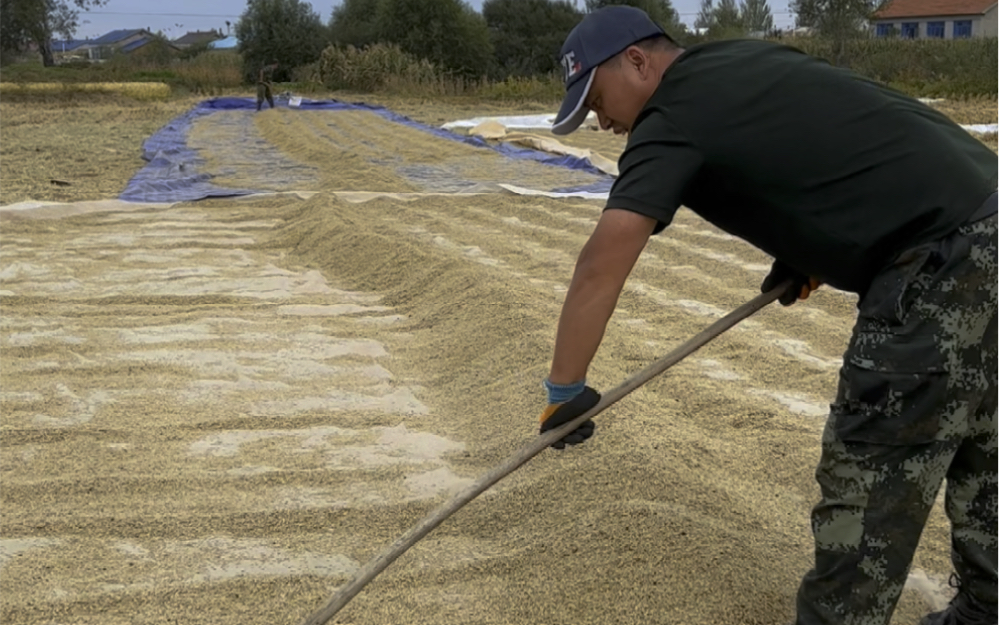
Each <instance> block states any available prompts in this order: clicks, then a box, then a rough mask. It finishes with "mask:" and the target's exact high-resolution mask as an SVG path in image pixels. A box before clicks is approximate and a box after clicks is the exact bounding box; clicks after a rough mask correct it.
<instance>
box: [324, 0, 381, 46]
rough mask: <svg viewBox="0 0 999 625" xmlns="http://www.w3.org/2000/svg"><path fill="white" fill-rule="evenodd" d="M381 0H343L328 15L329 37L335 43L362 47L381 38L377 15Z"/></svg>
mask: <svg viewBox="0 0 999 625" xmlns="http://www.w3.org/2000/svg"><path fill="white" fill-rule="evenodd" d="M381 11H382V0H344V1H343V2H342V3H341V4H340V5H338V6H337V7H336V8H334V9H333V15H332V17H330V26H329V29H330V39H331V40H332V41H333V43H335V44H337V45H344V46H346V45H351V46H354V47H355V48H363V47H365V46H369V45H371V44H373V43H377V42H378V41H380V40H381V27H380V25H379V23H378V16H379V14H380V13H381Z"/></svg>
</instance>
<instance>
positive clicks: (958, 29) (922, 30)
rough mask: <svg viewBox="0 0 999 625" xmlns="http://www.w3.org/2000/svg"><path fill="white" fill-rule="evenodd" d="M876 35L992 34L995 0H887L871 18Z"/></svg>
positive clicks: (959, 36)
mask: <svg viewBox="0 0 999 625" xmlns="http://www.w3.org/2000/svg"><path fill="white" fill-rule="evenodd" d="M871 25H872V27H873V28H874V34H875V35H876V36H878V37H890V36H899V37H904V38H906V39H967V38H969V37H995V36H996V35H997V32H999V29H997V27H996V0H888V2H886V3H885V4H884V5H882V7H881V8H880V9H878V10H877V11H876V12H875V13H874V16H873V17H872V18H871Z"/></svg>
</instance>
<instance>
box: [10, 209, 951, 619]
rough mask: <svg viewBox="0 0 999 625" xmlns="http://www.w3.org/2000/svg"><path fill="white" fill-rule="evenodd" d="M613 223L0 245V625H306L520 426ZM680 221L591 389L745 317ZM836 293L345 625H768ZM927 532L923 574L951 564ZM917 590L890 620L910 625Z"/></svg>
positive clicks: (630, 410)
mask: <svg viewBox="0 0 999 625" xmlns="http://www.w3.org/2000/svg"><path fill="white" fill-rule="evenodd" d="M599 210H600V205H599V203H594V202H583V201H576V200H564V201H555V200H547V199H540V200H539V199H536V198H521V197H512V196H506V195H500V194H491V195H484V196H478V197H463V198H447V197H429V198H423V199H417V200H413V201H409V202H407V201H402V200H400V199H378V200H372V201H369V202H366V203H363V204H351V203H347V202H344V201H341V200H337V199H336V198H334V197H332V196H330V195H327V194H319V195H316V196H314V197H313V198H312V199H310V200H308V201H301V200H299V199H297V198H294V197H289V196H276V197H271V198H264V199H254V200H243V201H238V202H236V201H222V200H212V201H206V202H201V203H197V204H192V205H182V206H178V207H175V208H172V209H167V210H158V211H138V212H133V213H120V214H115V213H112V214H102V215H91V216H85V217H74V218H70V219H65V220H62V221H60V222H50V221H45V220H39V221H28V220H20V221H16V222H5V224H4V228H3V238H2V241H0V243H2V245H0V255H2V259H3V273H2V274H0V279H2V281H0V289H3V293H2V295H3V298H4V300H3V302H4V320H3V328H2V334H0V341H2V346H3V350H4V368H3V371H2V379H0V382H2V385H3V395H2V396H0V402H2V403H0V409H2V412H3V414H4V421H3V425H2V434H3V435H2V442H0V448H2V453H0V469H2V471H3V483H4V488H3V491H2V497H3V501H2V508H0V515H2V517H0V518H2V522H3V523H2V524H3V538H2V542H0V545H2V546H3V552H2V553H3V560H4V564H3V566H4V569H3V578H4V582H3V584H4V589H3V590H4V592H3V593H2V595H0V602H2V603H0V618H2V620H3V621H4V622H28V623H34V622H38V623H44V622H50V621H52V620H53V619H54V620H56V621H58V622H73V623H102V624H105V623H110V624H115V623H153V622H171V621H178V622H184V623H195V624H197V623H206V624H207V623H212V624H220V623H222V624H224V623H234V624H235V623H239V624H241V625H242V624H246V623H294V622H296V621H297V620H298V619H300V618H301V617H303V616H304V615H305V614H307V613H308V612H310V611H311V609H313V608H314V607H316V606H317V605H318V604H319V603H320V602H321V601H322V600H323V598H324V597H325V596H326V595H327V594H328V593H329V592H330V591H331V589H332V588H333V587H334V586H335V585H337V584H339V583H342V582H343V581H345V580H346V579H347V576H348V575H349V573H350V572H351V571H352V570H354V569H355V568H356V567H357V566H358V565H359V564H361V563H363V562H365V561H366V560H367V559H368V558H369V557H371V556H372V555H374V554H375V553H377V552H378V551H380V550H381V548H382V547H383V546H384V545H385V544H387V543H388V542H390V541H391V540H394V539H395V538H396V537H397V536H398V535H399V534H400V533H401V532H402V531H404V530H405V529H407V528H408V527H409V526H410V525H411V524H412V523H413V522H414V521H415V520H417V519H419V518H420V517H421V516H422V515H423V514H424V513H426V512H427V511H428V510H430V509H431V508H432V507H433V506H434V505H436V503H438V501H439V500H440V498H441V497H444V496H446V495H447V493H449V492H451V491H452V490H453V489H454V488H457V487H459V486H461V485H462V484H465V483H467V481H468V480H470V479H473V478H474V477H476V476H478V475H480V474H481V473H482V472H484V471H485V470H487V469H489V468H491V467H492V466H494V465H495V464H496V463H497V462H499V461H500V460H502V459H503V458H504V457H506V456H507V455H508V454H510V453H512V452H513V451H514V450H515V449H517V448H518V447H519V446H520V445H522V444H523V443H524V441H525V440H527V439H529V438H530V437H531V436H532V435H533V434H534V431H535V428H536V416H537V413H538V411H539V410H540V408H541V403H542V401H543V395H542V391H541V388H540V379H541V378H542V376H543V375H544V373H545V371H546V368H547V365H548V361H549V358H550V355H551V352H550V350H551V345H552V340H553V338H554V332H555V324H556V320H557V315H558V311H559V308H560V305H561V301H562V298H563V296H564V292H565V288H566V286H567V284H568V281H569V278H570V272H571V268H572V264H573V261H574V259H575V256H576V254H577V253H578V251H579V249H580V247H581V246H582V244H583V242H584V241H585V238H586V236H587V235H588V234H589V232H590V231H591V230H592V227H593V225H594V223H595V220H596V218H597V216H598V215H599ZM767 265H768V259H767V258H766V257H765V256H764V255H762V254H761V253H759V252H757V251H755V250H753V249H752V248H750V247H749V246H747V245H746V244H744V243H741V242H740V241H738V240H735V239H733V238H732V237H730V236H728V235H725V234H724V233H721V232H719V231H718V230H716V229H714V228H713V227H711V226H710V225H707V224H706V223H704V222H703V221H701V220H700V219H698V218H697V217H696V216H694V215H692V214H691V213H689V212H686V211H681V212H680V213H679V214H678V216H677V220H676V223H675V224H674V225H673V226H671V227H670V229H668V230H667V231H666V232H665V233H664V234H663V235H662V236H660V237H657V238H656V239H654V240H653V242H652V243H650V245H649V247H648V249H647V250H646V252H645V254H644V255H643V258H642V259H641V261H640V263H639V266H638V267H637V268H636V271H635V273H634V274H633V276H632V278H631V280H630V281H629V283H628V287H627V289H626V291H625V293H624V295H623V296H622V299H621V301H620V303H619V306H618V310H617V312H616V314H615V317H614V319H613V321H612V323H611V325H610V327H609V328H608V332H607V336H606V339H605V342H604V345H603V347H602V349H601V351H600V353H599V354H598V357H597V359H596V361H595V362H594V366H593V368H592V370H591V374H590V382H591V384H593V385H594V386H595V387H597V388H598V389H604V390H606V389H609V388H610V387H611V386H614V385H615V384H617V383H618V382H620V381H621V380H622V379H623V378H624V377H625V376H627V375H629V374H630V373H632V372H633V371H635V370H637V369H639V368H641V367H642V366H644V365H645V364H647V363H648V362H650V361H651V360H653V359H654V358H656V357H658V356H660V355H662V354H664V353H665V352H666V351H668V350H669V349H670V348H671V347H673V346H675V345H677V344H678V343H680V342H681V341H683V340H685V339H686V338H688V337H689V336H690V335H692V334H694V333H695V332H697V331H698V330H700V329H701V328H703V327H704V326H705V325H707V324H708V323H709V322H710V321H711V319H712V318H714V317H716V316H719V315H720V314H722V313H723V312H725V311H728V310H730V309H732V308H734V307H735V306H737V305H738V304H740V303H742V302H744V301H746V300H747V299H749V298H750V297H752V296H753V295H754V294H755V293H756V292H757V287H758V284H759V281H760V280H761V279H762V277H763V275H764V274H765V270H766V267H767ZM853 304H854V300H853V299H852V298H850V297H848V296H845V295H843V294H841V293H837V292H833V291H829V290H825V289H824V290H820V291H819V292H818V293H816V294H815V295H814V296H813V297H812V298H810V299H809V300H808V302H807V304H806V305H797V306H794V307H792V308H791V309H781V308H779V307H776V306H774V307H772V308H769V309H767V310H765V311H763V312H762V313H761V314H759V315H758V316H756V317H755V318H754V319H752V320H750V322H748V323H745V324H743V325H742V326H740V328H738V329H735V330H733V331H731V332H729V333H728V334H726V335H725V336H723V337H721V338H720V339H718V340H717V341H716V342H714V343H712V344H711V345H710V346H708V347H707V348H705V349H704V350H702V351H701V352H698V353H697V354H695V355H694V356H692V357H690V358H689V359H688V360H687V361H685V362H684V363H683V364H681V365H679V366H677V367H675V368H674V369H673V370H671V372H670V373H669V374H668V375H667V376H665V377H663V378H661V379H658V380H656V381H654V382H652V383H650V384H649V385H647V386H646V387H645V388H643V389H642V390H640V391H638V392H636V393H634V394H633V395H631V396H630V397H628V398H627V399H626V400H624V401H622V402H621V403H619V404H618V405H617V406H616V407H615V408H613V409H612V410H611V411H609V412H608V413H606V414H605V415H604V416H602V417H601V418H600V420H599V422H598V426H597V435H596V437H595V438H594V439H593V440H592V441H590V442H589V443H587V444H586V445H585V446H583V447H581V448H579V449H575V450H572V451H571V452H569V453H563V454H558V453H555V452H545V453H544V454H542V455H541V456H540V457H538V458H537V459H535V460H534V461H532V462H531V463H529V464H528V465H527V466H526V467H524V468H523V469H522V470H521V471H519V472H518V473H516V474H514V475H513V476H511V477H510V478H509V479H508V480H506V481H504V482H502V483H501V484H499V485H498V486H497V487H496V488H495V489H494V490H493V491H490V493H488V494H487V495H484V496H483V497H481V498H480V499H479V500H477V501H475V502H473V503H472V504H470V505H469V506H468V507H467V508H465V509H464V510H463V511H461V512H460V513H459V514H458V515H457V516H455V517H454V518H453V519H451V520H450V521H449V522H447V523H446V524H445V525H444V526H443V527H441V528H440V529H439V530H437V531H436V532H435V533H433V534H432V535H431V536H430V537H428V539H426V540H425V541H424V542H422V543H421V544H420V545H418V546H417V547H416V548H414V549H413V550H412V551H411V552H410V553H408V554H407V555H406V556H405V557H404V558H402V559H401V560H400V561H398V562H397V563H396V564H394V565H393V566H392V567H391V568H390V569H389V570H388V571H387V572H386V573H385V574H383V575H382V576H381V577H380V578H379V579H378V580H377V581H376V582H374V583H373V584H372V585H371V586H369V588H368V589H367V590H366V591H365V592H364V593H362V595H360V596H359V597H358V598H357V599H355V601H354V602H353V603H352V604H351V606H350V607H349V608H348V609H347V610H345V611H344V612H342V613H341V615H340V617H338V618H339V622H341V623H352V624H355V625H361V624H382V623H428V624H431V623H432V624H434V625H439V624H441V623H497V624H499V623H504V624H525V625H526V624H528V623H531V624H534V623H566V624H573V625H577V624H581V623H600V624H604V623H625V624H629V623H634V624H636V625H638V624H643V625H644V624H646V623H685V624H691V625H698V624H704V625H708V624H710V625H717V624H719V623H740V624H741V623H745V624H761V625H762V624H764V623H766V624H772V623H782V622H784V621H786V620H788V619H790V617H791V615H792V609H793V608H792V606H793V596H794V592H795V589H796V584H797V580H798V578H799V577H800V575H801V574H802V573H803V572H804V571H805V570H806V569H807V567H808V565H809V561H810V554H811V539H810V535H809V531H808V524H807V514H808V510H809V508H810V506H811V504H812V503H813V502H814V501H815V500H816V498H817V492H816V487H815V486H814V484H813V481H812V470H813V465H814V463H815V461H816V460H817V456H818V440H819V433H820V429H821V425H822V415H823V414H824V412H825V404H827V403H828V401H829V400H830V399H831V397H832V394H833V390H834V386H833V384H834V379H835V372H836V366H837V359H838V357H839V355H840V354H841V352H842V350H843V349H844V348H845V344H846V340H847V337H848V334H849V330H850V327H851V324H852V321H853V314H854V312H853ZM948 545H949V541H948V536H947V531H946V524H945V522H944V521H943V516H942V514H941V513H940V510H939V509H937V510H935V511H934V513H933V516H932V519H931V523H930V526H929V527H928V529H927V531H926V532H925V534H924V537H923V544H922V546H921V548H920V551H919V553H918V555H917V561H916V567H917V568H918V569H919V570H920V571H926V572H927V575H928V579H930V580H931V581H933V582H934V583H935V582H937V581H939V580H940V579H941V578H942V577H943V576H945V575H946V573H947V572H948V570H949V563H948V560H947V558H948ZM926 607H927V606H926V603H925V600H924V598H923V596H921V595H920V594H919V593H916V592H913V591H907V592H906V593H905V594H904V597H903V600H902V602H901V604H900V608H899V610H898V612H897V614H896V618H895V620H894V622H895V623H897V624H900V625H901V624H902V623H911V622H914V621H915V620H916V619H917V618H918V615H919V614H921V613H922V612H923V611H925V609H926Z"/></svg>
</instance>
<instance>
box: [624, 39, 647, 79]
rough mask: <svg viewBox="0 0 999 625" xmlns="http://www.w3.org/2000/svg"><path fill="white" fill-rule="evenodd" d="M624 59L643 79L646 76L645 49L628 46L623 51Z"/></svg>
mask: <svg viewBox="0 0 999 625" xmlns="http://www.w3.org/2000/svg"><path fill="white" fill-rule="evenodd" d="M624 60H625V62H626V63H627V64H628V65H630V66H632V67H634V68H635V70H637V71H638V73H639V75H640V76H641V77H642V78H643V79H645V78H647V77H648V73H649V56H648V55H647V54H646V53H645V50H642V49H641V48H639V47H638V46H629V47H628V49H627V50H625V51H624Z"/></svg>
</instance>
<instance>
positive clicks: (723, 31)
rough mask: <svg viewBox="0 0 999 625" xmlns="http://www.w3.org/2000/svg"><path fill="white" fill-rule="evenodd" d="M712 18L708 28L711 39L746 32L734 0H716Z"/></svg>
mask: <svg viewBox="0 0 999 625" xmlns="http://www.w3.org/2000/svg"><path fill="white" fill-rule="evenodd" d="M713 17H714V20H713V22H712V24H711V26H710V27H709V28H708V36H709V37H710V38H711V39H731V38H733V37H742V36H744V35H745V34H746V24H745V22H744V21H743V19H742V13H740V12H739V5H737V4H736V3H735V0H718V5H717V6H715V8H714V15H713Z"/></svg>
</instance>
